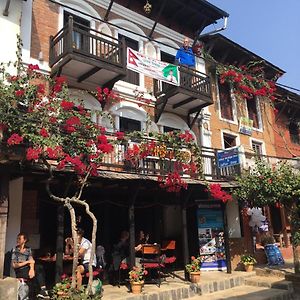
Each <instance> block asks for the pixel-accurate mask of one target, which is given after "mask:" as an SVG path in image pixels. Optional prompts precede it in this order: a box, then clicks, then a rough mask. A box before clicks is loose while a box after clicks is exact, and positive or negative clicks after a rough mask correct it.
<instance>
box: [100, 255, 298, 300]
mask: <svg viewBox="0 0 300 300" xmlns="http://www.w3.org/2000/svg"><path fill="white" fill-rule="evenodd" d="M176 274H177V275H178V276H179V277H181V278H183V271H181V272H180V271H179V272H176ZM288 276H294V272H293V262H292V261H287V262H286V264H285V265H284V266H275V267H269V266H266V265H264V266H258V267H257V268H256V270H255V272H250V273H246V272H233V273H232V274H227V273H226V272H217V271H215V272H202V273H201V281H200V283H199V284H191V283H190V282H186V281H184V280H180V279H179V278H176V277H175V278H171V277H168V278H166V280H165V281H163V282H162V284H161V287H160V288H159V287H158V286H157V285H155V284H145V286H144V290H143V292H142V294H140V295H133V294H132V293H130V291H129V288H128V287H126V286H121V287H120V288H118V287H113V286H110V285H106V286H104V296H103V300H121V299H122V300H181V299H188V298H189V299H191V300H198V299H199V300H221V299H222V300H300V280H299V285H298V283H297V282H295V281H294V282H293V283H292V282H291V281H289V279H288V280H287V278H288Z"/></svg>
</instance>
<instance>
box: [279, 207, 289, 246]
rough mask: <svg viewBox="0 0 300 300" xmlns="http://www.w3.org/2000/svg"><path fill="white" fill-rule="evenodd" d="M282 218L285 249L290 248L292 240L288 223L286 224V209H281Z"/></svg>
mask: <svg viewBox="0 0 300 300" xmlns="http://www.w3.org/2000/svg"><path fill="white" fill-rule="evenodd" d="M280 218H281V224H282V230H281V231H282V233H283V240H284V246H285V248H287V247H289V246H290V239H289V237H288V234H287V222H286V215H285V209H284V207H282V206H281V207H280Z"/></svg>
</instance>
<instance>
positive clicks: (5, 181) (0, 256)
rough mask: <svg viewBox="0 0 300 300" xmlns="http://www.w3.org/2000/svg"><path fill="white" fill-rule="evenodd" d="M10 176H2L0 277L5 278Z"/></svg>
mask: <svg viewBox="0 0 300 300" xmlns="http://www.w3.org/2000/svg"><path fill="white" fill-rule="evenodd" d="M8 196H9V177H8V176H7V175H1V176H0V279H2V278H3V271H4V255H5V240H6V227H7V215H8Z"/></svg>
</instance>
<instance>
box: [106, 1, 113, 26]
mask: <svg viewBox="0 0 300 300" xmlns="http://www.w3.org/2000/svg"><path fill="white" fill-rule="evenodd" d="M114 1H115V0H110V3H109V5H108V8H107V11H106V14H105V16H104V21H107V20H108V15H109V13H110V11H111V8H112V5H113V3H114Z"/></svg>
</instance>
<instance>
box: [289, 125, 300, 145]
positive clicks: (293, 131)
mask: <svg viewBox="0 0 300 300" xmlns="http://www.w3.org/2000/svg"><path fill="white" fill-rule="evenodd" d="M289 133H290V139H291V142H292V143H295V144H300V138H299V126H298V124H297V123H295V122H293V121H291V122H290V124H289Z"/></svg>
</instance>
